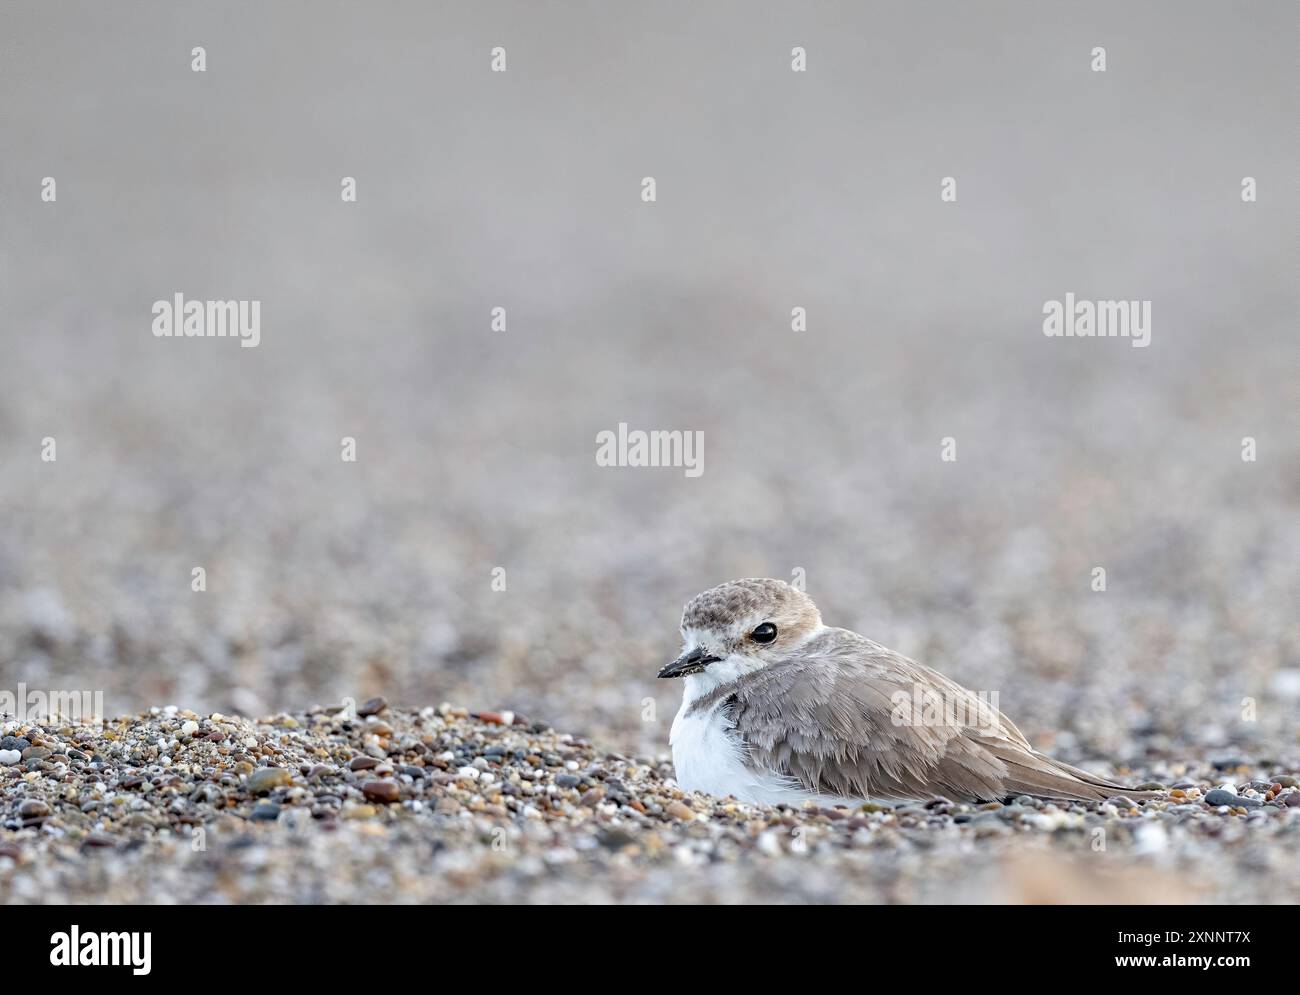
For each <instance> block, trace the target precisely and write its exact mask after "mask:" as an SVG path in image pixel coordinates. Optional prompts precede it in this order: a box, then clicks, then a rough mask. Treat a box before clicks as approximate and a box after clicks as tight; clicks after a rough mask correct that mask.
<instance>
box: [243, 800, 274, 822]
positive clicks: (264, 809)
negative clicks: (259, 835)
mask: <svg viewBox="0 0 1300 995" xmlns="http://www.w3.org/2000/svg"><path fill="white" fill-rule="evenodd" d="M279 817H280V806H279V805H277V804H275V802H267V801H261V802H258V803H257V804H256V805H254V806H253V812H252V814H251V815H250V816H249V818H250V819H252V820H253V821H254V822H274V821H275V820H276V819H278V818H279Z"/></svg>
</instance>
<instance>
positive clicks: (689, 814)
mask: <svg viewBox="0 0 1300 995" xmlns="http://www.w3.org/2000/svg"><path fill="white" fill-rule="evenodd" d="M664 811H665V812H667V813H668V814H669V815H671V816H672V817H673V818H674V819H694V818H695V812H694V810H693V809H692V808H691V807H690V806H689V805H685V804H683V803H682V802H679V801H674V802H671V803H669V804H668V806H667V807H666V808H665V809H664Z"/></svg>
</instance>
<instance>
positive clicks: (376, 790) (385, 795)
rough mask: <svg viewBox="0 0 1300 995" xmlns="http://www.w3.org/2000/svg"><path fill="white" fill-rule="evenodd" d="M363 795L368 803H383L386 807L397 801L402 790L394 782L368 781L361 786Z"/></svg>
mask: <svg viewBox="0 0 1300 995" xmlns="http://www.w3.org/2000/svg"><path fill="white" fill-rule="evenodd" d="M361 793H362V794H363V795H365V796H366V800H367V801H372V802H383V803H384V804H385V805H387V804H391V803H392V802H395V801H397V799H398V797H399V796H400V794H401V789H400V788H398V786H397V785H396V784H395V783H394V782H392V781H367V782H366V783H365V784H363V785H361Z"/></svg>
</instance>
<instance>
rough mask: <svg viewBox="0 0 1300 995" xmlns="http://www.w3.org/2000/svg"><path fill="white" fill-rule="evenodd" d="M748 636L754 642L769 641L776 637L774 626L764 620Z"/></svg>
mask: <svg viewBox="0 0 1300 995" xmlns="http://www.w3.org/2000/svg"><path fill="white" fill-rule="evenodd" d="M749 638H750V639H752V640H754V642H756V643H770V642H771V641H772V640H773V639H775V638H776V626H775V625H773V624H772V623H771V622H764V623H763V624H762V625H760V626H759V627H758V628H757V629H755V630H754V631H753V632H751V633H750V634H749Z"/></svg>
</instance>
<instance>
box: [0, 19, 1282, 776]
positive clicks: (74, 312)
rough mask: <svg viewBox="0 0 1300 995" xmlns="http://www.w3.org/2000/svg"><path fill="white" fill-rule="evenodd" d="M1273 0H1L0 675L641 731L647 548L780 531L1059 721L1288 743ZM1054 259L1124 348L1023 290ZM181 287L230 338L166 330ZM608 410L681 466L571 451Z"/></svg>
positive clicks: (674, 590) (1062, 289)
mask: <svg viewBox="0 0 1300 995" xmlns="http://www.w3.org/2000/svg"><path fill="white" fill-rule="evenodd" d="M796 45H798V46H803V47H805V48H806V50H807V53H808V56H807V58H808V71H807V72H806V73H793V72H791V69H790V61H791V49H792V48H793V47H794V46H796ZM1294 45H1295V37H1294V9H1293V8H1292V7H1291V5H1289V4H1285V3H1281V2H1278V3H1254V4H1250V5H1248V6H1237V5H1229V4H1221V3H1187V2H1177V3H1172V2H1171V3H1146V4H1141V5H1133V4H1127V3H1087V4H1051V5H1043V4H1037V3H1031V2H1027V0H1026V2H1017V3H982V4H979V5H961V6H958V5H948V6H941V5H924V6H918V5H903V4H870V5H864V4H860V3H826V2H819V3H817V4H804V5H792V4H787V3H771V2H768V3H755V2H745V3H741V2H735V3H724V2H716V0H711V2H709V3H707V4H697V3H686V2H682V3H653V4H633V3H629V2H616V3H594V2H593V3H586V4H583V3H569V4H563V5H558V4H557V5H550V4H546V5H543V4H531V3H517V4H515V3H511V4H506V3H476V4H473V5H457V4H440V5H429V4H423V3H420V4H417V3H411V4H396V3H371V4H365V5H344V4H326V3H315V2H313V3H296V4H295V3H283V2H282V3H276V4H274V5H267V4H256V3H222V4H211V3H202V4H194V3H161V2H160V3H150V4H142V3H128V4H115V5H104V4H99V3H66V4H58V5H51V4H41V3H18V4H14V3H6V4H5V5H4V7H3V10H2V12H0V56H2V57H3V67H2V68H0V135H2V136H3V143H2V144H3V154H0V230H2V232H3V235H2V236H0V295H2V296H0V301H2V311H0V319H2V322H3V324H2V325H0V356H2V357H3V358H2V359H0V687H4V688H7V689H13V688H14V687H15V686H16V684H17V683H18V682H20V681H22V682H25V683H26V684H27V685H28V686H29V687H40V688H53V689H63V688H70V689H102V690H103V691H104V692H105V704H106V708H107V710H108V711H109V712H110V713H112V714H117V713H120V712H125V711H128V710H135V709H139V708H142V707H147V706H151V705H165V704H171V703H174V704H178V705H180V706H182V707H190V708H194V709H196V710H199V711H208V710H220V711H239V712H244V713H253V714H258V713H267V712H271V711H276V710H280V709H287V708H301V707H304V706H306V705H309V704H312V703H315V702H329V701H337V700H339V699H340V698H342V697H344V696H349V697H354V698H356V699H357V700H361V699H363V698H366V697H369V696H371V695H377V694H382V695H384V696H386V697H387V698H388V699H389V700H390V701H391V702H393V703H394V704H405V705H415V706H420V705H425V704H437V703H439V702H441V701H445V700H449V701H452V702H455V703H457V704H462V705H466V706H468V707H471V708H475V709H478V708H513V709H515V710H517V711H521V712H524V713H526V714H528V715H529V716H531V717H534V718H539V719H544V720H546V721H548V722H551V723H553V724H555V725H556V726H557V727H558V728H563V729H569V730H572V731H575V732H586V733H589V734H592V735H595V736H597V737H599V738H600V741H601V742H603V743H606V744H608V746H609V747H610V748H611V749H619V750H625V751H631V750H638V751H650V752H655V753H662V752H664V751H666V749H667V736H668V728H669V724H670V723H671V719H672V714H673V712H674V711H675V710H676V707H677V700H678V696H679V694H680V687H679V686H678V685H676V684H669V683H668V682H659V683H656V681H655V680H654V673H655V671H656V670H657V668H658V667H659V665H660V664H661V663H663V662H664V661H666V660H667V659H669V658H670V657H671V656H672V655H674V654H675V652H676V650H677V647H678V641H679V640H678V635H677V625H678V620H679V617H680V612H681V607H682V604H683V602H684V601H686V600H687V599H688V598H689V597H691V596H692V595H694V594H695V593H696V592H698V591H700V590H702V589H704V588H707V587H710V586H713V585H714V584H717V583H719V582H722V581H725V580H728V579H732V578H736V577H743V576H754V575H765V576H773V577H780V578H785V579H790V578H791V576H792V572H793V571H795V570H796V569H801V570H803V571H805V573H806V577H807V587H808V591H809V593H810V594H811V595H812V596H813V597H814V598H815V599H816V600H817V602H818V603H819V605H820V607H821V609H822V612H823V615H824V617H825V619H826V621H827V622H828V623H830V624H836V625H842V626H846V627H850V628H855V629H857V630H859V631H861V632H862V633H864V634H866V635H868V636H870V637H872V638H874V639H876V640H878V641H880V642H882V643H885V644H887V645H890V646H892V647H894V648H896V649H898V650H900V651H902V652H904V653H907V654H908V655H911V656H915V657H917V658H920V659H922V660H924V661H926V662H928V663H930V664H931V665H933V666H936V667H938V668H939V669H941V670H943V671H944V672H946V673H948V674H949V675H951V676H953V677H955V678H957V679H959V680H962V681H963V682H964V683H966V684H967V685H969V686H971V687H974V688H977V689H980V690H994V691H997V692H998V693H999V695H1000V702H1001V705H1002V707H1003V708H1004V709H1005V710H1006V711H1008V712H1009V713H1010V714H1012V715H1013V716H1014V717H1015V718H1016V720H1017V722H1018V723H1019V725H1020V726H1021V728H1022V729H1023V730H1024V731H1025V733H1026V734H1027V735H1029V736H1030V738H1031V739H1033V740H1034V741H1035V742H1036V745H1039V746H1042V747H1045V748H1051V749H1053V750H1055V751H1056V752H1057V753H1059V754H1060V755H1062V756H1065V757H1067V758H1072V759H1075V760H1089V759H1096V758H1105V759H1116V760H1121V761H1122V760H1125V759H1128V758H1133V757H1137V756H1141V755H1143V754H1147V755H1150V754H1160V753H1170V752H1175V753H1176V752H1178V751H1182V753H1183V754H1184V755H1218V754H1232V753H1233V752H1234V751H1251V752H1254V753H1256V754H1257V755H1262V756H1264V757H1269V756H1275V757H1281V756H1288V755H1289V756H1295V754H1296V751H1297V725H1298V724H1297V722H1296V715H1297V712H1298V710H1300V621H1298V620H1297V612H1296V605H1297V601H1298V599H1297V593H1298V592H1300V556H1298V555H1297V552H1298V551H1300V386H1298V385H1300V359H1298V355H1300V354H1298V352H1297V344H1296V341H1297V340H1296V324H1295V318H1296V314H1297V307H1296V306H1297V289H1296V281H1295V273H1296V263H1297V254H1296V240H1295V219H1296V208H1297V203H1296V200H1297V188H1296V184H1295V175H1296V167H1297V158H1298V156H1297V132H1296V129H1295V120H1296V114H1297V109H1298V108H1297V88H1296V86H1295V64H1294V51H1295V49H1294ZM195 46H203V47H204V48H205V50H206V58H207V71H206V72H204V73H195V72H192V71H191V69H190V63H191V49H192V48H193V47H195ZM495 46H502V47H504V48H505V49H506V51H507V58H508V71H507V72H505V73H493V72H491V71H489V63H490V53H491V50H492V48H493V47H495ZM1094 46H1103V47H1105V48H1106V52H1107V71H1106V72H1104V73H1097V72H1093V71H1091V69H1090V63H1091V61H1092V56H1091V51H1092V49H1093V47H1094ZM47 176H52V177H54V178H55V179H56V180H57V184H58V186H57V193H58V199H57V201H56V202H55V203H43V202H42V201H41V199H40V188H41V182H42V179H43V178H44V177H47ZM345 176H353V177H355V178H356V180H357V192H358V200H357V203H355V204H350V203H343V202H341V200H340V195H339V194H340V180H341V178H342V177H345ZM645 176H653V177H655V179H656V181H657V186H658V200H657V202H656V203H654V204H646V203H643V202H642V201H641V198H640V191H641V187H640V184H641V179H642V177H645ZM945 176H952V177H954V178H955V179H956V181H957V194H958V199H957V202H956V203H942V202H941V201H940V197H939V186H940V181H941V179H942V178H943V177H945ZM1245 176H1252V177H1255V178H1256V181H1257V184H1258V190H1259V195H1258V196H1259V200H1258V203H1254V204H1247V203H1243V202H1242V200H1241V196H1240V190H1241V181H1242V178H1243V177H1245ZM1070 291H1072V292H1074V293H1075V294H1076V295H1078V296H1079V297H1080V298H1091V299H1097V298H1107V299H1109V298H1122V299H1147V300H1150V301H1152V314H1153V332H1152V342H1151V345H1150V347H1149V348H1146V349H1135V348H1132V347H1131V345H1130V343H1129V342H1128V341H1126V340H1120V339H1109V340H1076V339H1050V338H1046V337H1044V335H1043V334H1042V330H1041V328H1042V307H1043V304H1044V302H1045V301H1048V300H1053V299H1061V298H1063V297H1064V295H1065V294H1066V292H1070ZM178 292H179V293H183V294H185V295H186V297H187V298H192V299H200V300H207V299H227V298H229V299H240V298H242V299H258V300H260V301H261V302H262V331H261V335H262V341H261V345H260V346H259V347H258V348H256V349H243V348H239V347H238V344H237V343H235V342H232V341H229V340H218V339H198V340H195V339H179V340H177V339H157V338H155V337H154V336H153V335H152V334H151V332H150V323H151V320H152V316H151V310H150V309H151V306H152V304H153V302H154V301H155V300H158V299H171V297H172V295H174V294H175V293H178ZM498 306H499V307H505V308H506V309H507V312H508V328H507V330H506V331H505V332H493V331H491V330H490V328H489V315H490V311H491V309H492V308H494V307H498ZM793 307H805V308H806V309H807V314H808V329H807V331H805V332H801V333H796V332H793V331H792V330H791V328H790V314H791V309H792V308H793ZM619 422H626V423H628V424H629V425H630V426H631V427H632V428H642V429H681V430H686V431H697V430H698V431H703V433H704V438H705V444H704V473H703V476H701V477H699V478H698V479H688V478H686V477H685V476H684V474H683V472H682V471H681V470H680V469H677V470H674V469H610V468H601V467H598V466H597V465H596V463H595V448H596V447H595V438H596V434H597V433H598V432H600V431H602V430H605V429H615V428H616V427H617V425H618V423H619ZM46 436H50V437H54V438H55V439H56V440H57V446H58V460H57V462H55V463H45V462H42V461H41V459H40V448H41V440H42V439H43V438H44V437H46ZM344 436H351V437H354V438H355V439H356V440H357V461H356V462H355V463H345V462H342V461H341V460H340V439H341V438H342V437H344ZM1244 436H1252V437H1254V438H1255V439H1256V440H1257V445H1258V459H1257V461H1256V462H1254V463H1248V462H1243V460H1242V458H1241V443H1242V438H1243V437H1244ZM944 437H952V438H954V439H956V442H957V457H958V458H957V461H956V462H954V463H945V462H942V461H941V460H940V440H941V439H943V438H944ZM196 566H202V567H204V568H205V570H206V571H207V590H206V591H205V592H202V593H196V592H193V591H191V589H190V580H191V570H192V568H194V567H196ZM1098 566H1100V567H1104V568H1105V570H1106V571H1107V590H1106V591H1105V592H1104V593H1097V592H1094V591H1093V590H1092V588H1091V580H1092V575H1091V571H1092V569H1093V568H1094V567H1098ZM497 567H500V568H503V569H504V571H505V577H506V587H507V589H506V590H505V591H503V592H502V591H494V590H493V589H492V571H493V569H494V568H497ZM647 698H650V699H652V700H653V702H654V703H655V706H656V707H655V708H653V709H647V708H646V707H645V699H647ZM1246 698H1251V699H1254V700H1255V702H1256V703H1257V709H1256V717H1255V721H1242V702H1243V699H1246Z"/></svg>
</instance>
